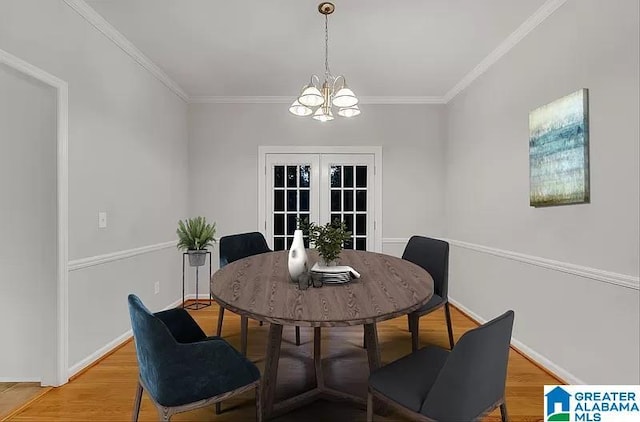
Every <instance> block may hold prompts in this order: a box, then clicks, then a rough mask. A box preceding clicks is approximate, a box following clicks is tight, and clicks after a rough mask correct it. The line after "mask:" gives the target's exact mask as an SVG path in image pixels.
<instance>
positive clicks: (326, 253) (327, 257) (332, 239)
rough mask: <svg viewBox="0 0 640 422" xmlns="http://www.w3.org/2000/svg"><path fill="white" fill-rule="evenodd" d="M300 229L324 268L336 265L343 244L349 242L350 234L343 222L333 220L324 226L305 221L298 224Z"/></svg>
mask: <svg viewBox="0 0 640 422" xmlns="http://www.w3.org/2000/svg"><path fill="white" fill-rule="evenodd" d="M299 225H300V229H301V230H302V231H303V232H304V233H307V235H308V236H309V243H312V244H313V245H314V246H315V248H316V250H317V251H318V254H319V255H320V258H321V259H322V261H324V265H325V266H332V265H336V264H337V260H338V257H339V256H340V252H342V246H343V245H344V242H346V241H348V240H351V232H350V231H348V230H347V226H346V224H345V223H344V221H340V220H337V219H336V220H334V221H332V222H330V223H327V224H325V225H317V224H315V223H313V222H311V223H309V222H308V221H307V220H306V219H305V220H302V221H300V222H299Z"/></svg>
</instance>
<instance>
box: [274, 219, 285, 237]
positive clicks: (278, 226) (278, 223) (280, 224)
mask: <svg viewBox="0 0 640 422" xmlns="http://www.w3.org/2000/svg"><path fill="white" fill-rule="evenodd" d="M273 234H274V235H276V236H278V235H280V236H281V235H283V234H284V214H274V216H273Z"/></svg>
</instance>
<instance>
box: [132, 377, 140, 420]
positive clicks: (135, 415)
mask: <svg viewBox="0 0 640 422" xmlns="http://www.w3.org/2000/svg"><path fill="white" fill-rule="evenodd" d="M141 401H142V384H140V381H138V387H137V388H136V396H135V398H134V399H133V414H132V415H131V420H132V421H133V422H137V421H138V415H139V414H140V402H141Z"/></svg>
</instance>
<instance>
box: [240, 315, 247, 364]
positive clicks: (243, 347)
mask: <svg viewBox="0 0 640 422" xmlns="http://www.w3.org/2000/svg"><path fill="white" fill-rule="evenodd" d="M248 329H249V318H247V317H245V316H243V317H240V352H242V354H243V355H244V356H247V331H248Z"/></svg>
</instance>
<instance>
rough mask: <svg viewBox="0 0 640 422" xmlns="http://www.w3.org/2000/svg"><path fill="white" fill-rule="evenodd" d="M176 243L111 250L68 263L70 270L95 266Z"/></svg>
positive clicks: (154, 250)
mask: <svg viewBox="0 0 640 422" xmlns="http://www.w3.org/2000/svg"><path fill="white" fill-rule="evenodd" d="M175 245H176V242H175V241H174V240H171V241H169V242H162V243H156V244H154V245H147V246H141V247H139V248H133V249H125V250H122V251H117V252H110V253H106V254H102V255H95V256H89V257H87V258H80V259H74V260H72V261H69V264H68V265H67V267H68V269H69V271H77V270H81V269H83V268H89V267H94V266H96V265H101V264H106V263H108V262H113V261H119V260H121V259H127V258H132V257H134V256H138V255H143V254H147V253H150V252H156V251H160V250H163V249H168V248H170V247H173V246H175Z"/></svg>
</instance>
